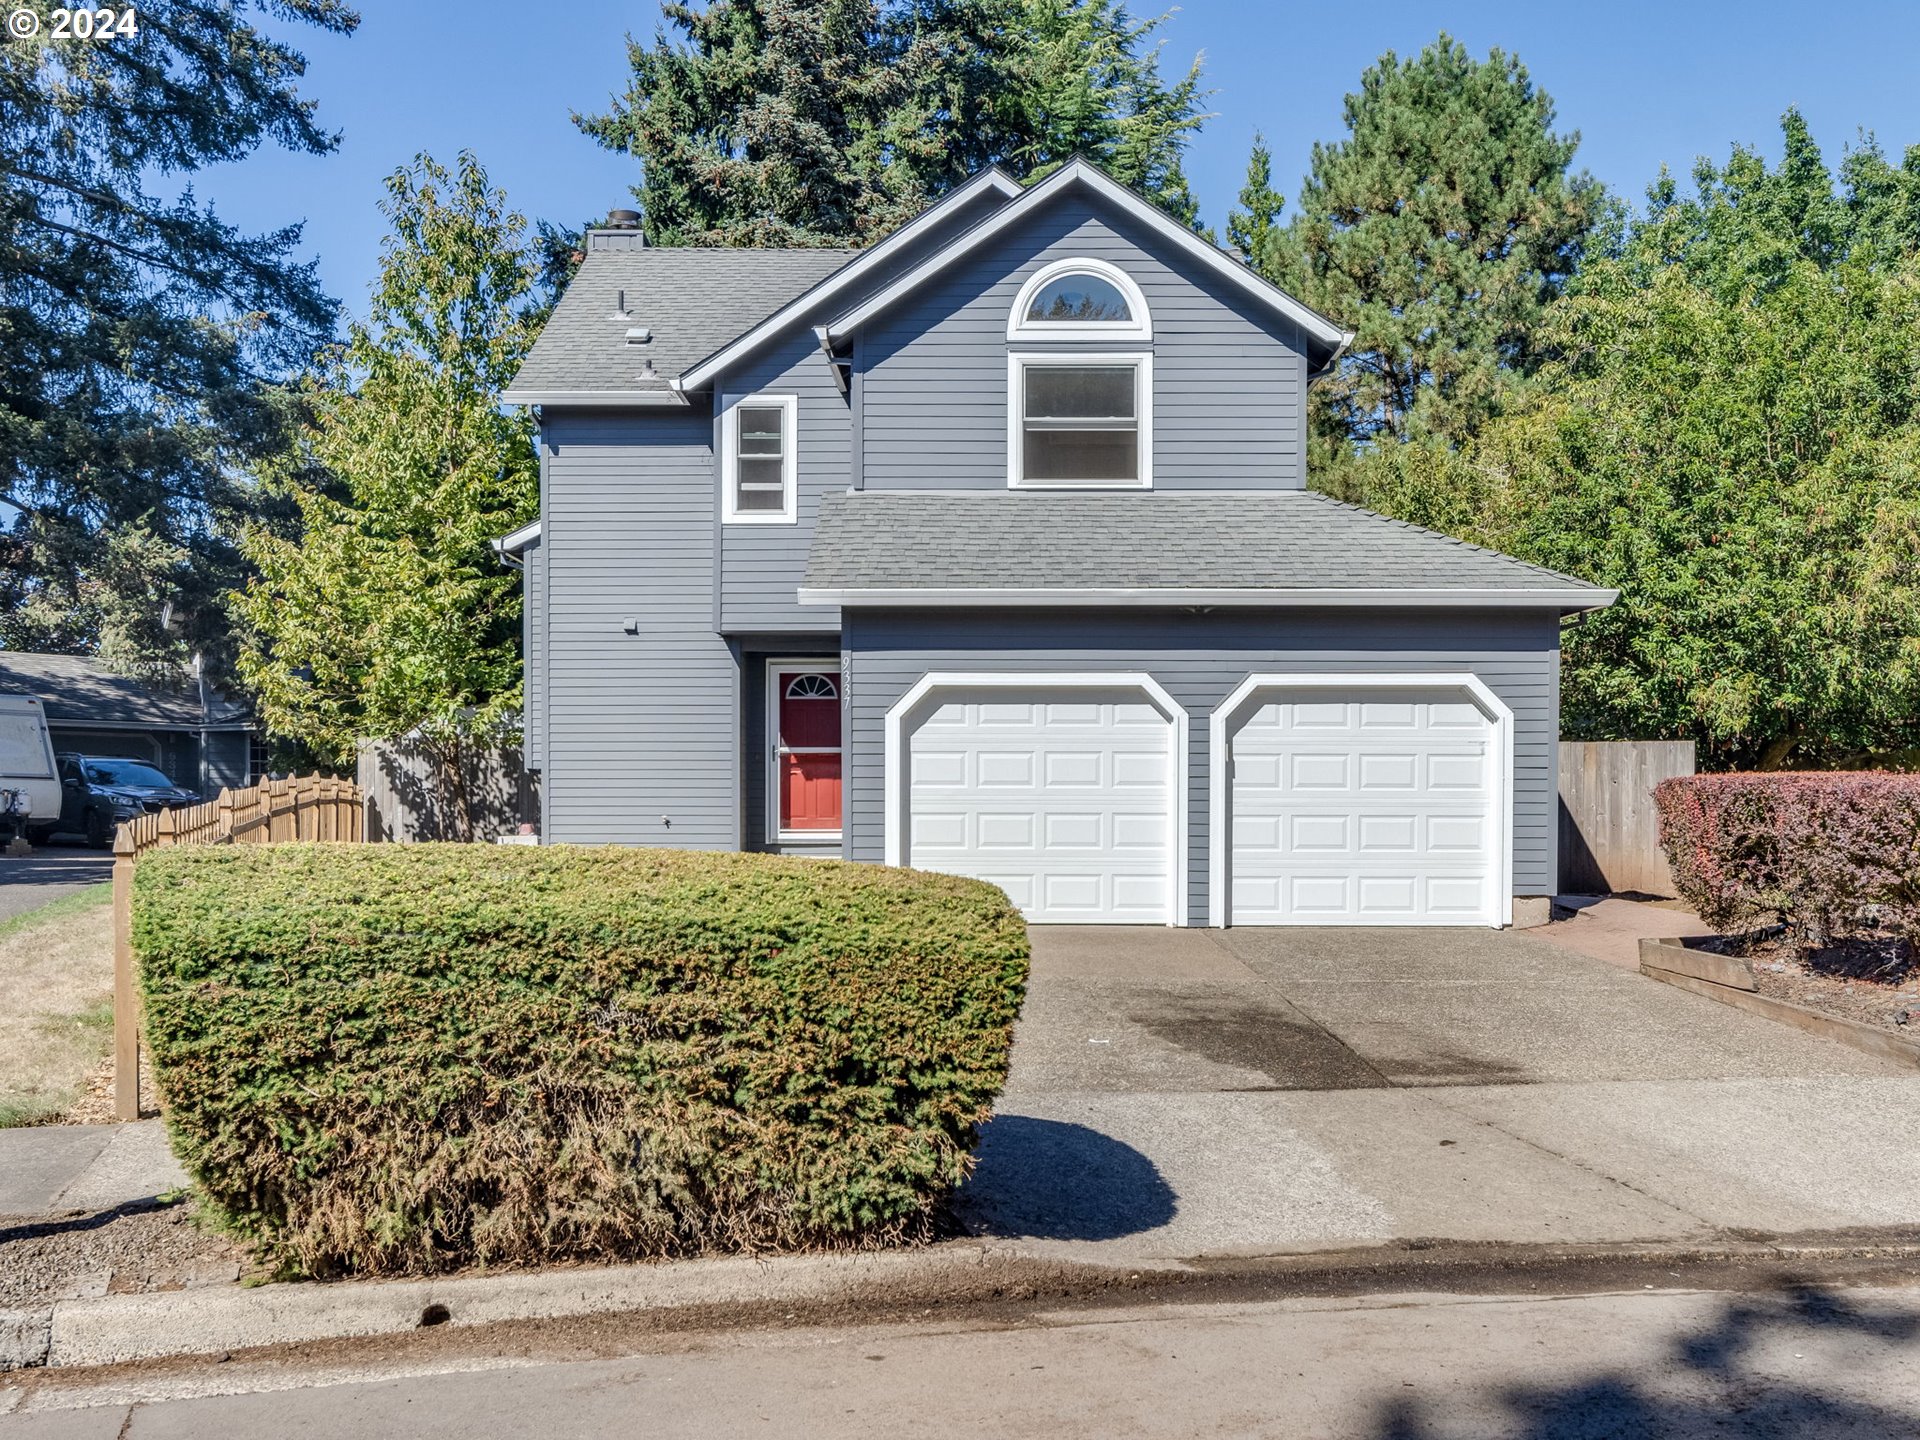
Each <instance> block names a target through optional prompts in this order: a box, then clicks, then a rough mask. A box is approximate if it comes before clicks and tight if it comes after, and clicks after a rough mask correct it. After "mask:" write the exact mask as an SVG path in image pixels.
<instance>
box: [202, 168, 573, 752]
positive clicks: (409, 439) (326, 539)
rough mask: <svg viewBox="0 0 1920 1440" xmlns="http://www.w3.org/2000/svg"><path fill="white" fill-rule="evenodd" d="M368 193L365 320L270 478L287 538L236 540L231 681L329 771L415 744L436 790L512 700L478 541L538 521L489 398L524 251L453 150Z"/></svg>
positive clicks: (519, 346)
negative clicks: (401, 740) (244, 687)
mask: <svg viewBox="0 0 1920 1440" xmlns="http://www.w3.org/2000/svg"><path fill="white" fill-rule="evenodd" d="M387 192H388V197H387V200H386V201H385V202H384V204H383V206H382V209H383V210H384V212H385V213H386V215H387V217H388V218H389V220H390V221H391V222H392V227H393V229H392V234H391V235H390V236H389V237H388V239H387V242H386V244H385V247H384V248H383V250H382V254H381V270H380V280H379V283H378V285H377V287H376V289H375V292H374V297H373V306H372V311H371V314H370V316H369V318H368V319H367V321H366V322H365V323H355V324H353V325H352V326H350V327H349V329H348V333H347V339H346V343H345V344H344V345H343V346H341V347H339V348H338V349H337V350H335V351H333V352H331V353H330V354H329V356H328V357H327V358H326V361H325V363H324V364H323V366H322V368H321V369H320V370H319V372H318V373H317V374H315V375H314V376H313V377H312V379H311V380H310V382H309V383H308V385H307V387H306V389H305V392H304V398H305V400H306V402H307V404H308V405H309V407H310V409H311V413H312V419H311V422H310V425H309V426H308V427H307V429H306V431H305V433H304V435H303V437H302V438H303V444H302V446H301V447H300V449H299V451H298V452H297V453H296V455H295V456H294V457H293V459H292V460H291V461H290V462H289V464H288V466H287V467H286V468H285V469H283V470H282V471H281V472H280V473H278V474H276V475H275V476H274V477H273V483H274V484H275V485H276V487H277V488H279V489H280V490H282V491H283V492H285V493H288V494H290V495H291V497H292V499H293V500H294V502H295V503H296V504H297V506H298V508H299V518H300V525H299V533H298V535H297V536H296V537H295V538H287V537H284V536H282V535H279V534H277V533H275V532H274V531H272V530H270V529H268V528H266V527H256V528H254V529H253V530H251V531H249V532H248V535H247V540H246V549H247V554H248V556H249V558H250V559H251V560H252V561H253V562H254V563H255V564H256V565H257V566H258V569H259V574H258V577H257V578H256V579H255V580H254V581H253V582H252V583H251V584H250V585H249V586H248V587H247V589H246V590H245V591H244V592H243V593H242V594H240V595H239V596H238V597H237V599H236V605H237V608H238V610H239V612H240V614H241V616H242V617H243V619H244V621H245V626H246V630H245V634H246V641H247V644H246V648H245V650H244V651H243V653H242V655H241V657H240V670H241V674H242V676H243V678H244V679H245V680H246V682H247V684H248V686H249V688H250V689H251V690H252V691H253V693H254V695H255V696H256V698H257V702H258V704H259V708H260V712H261V715H262V718H264V719H265V720H266V722H267V725H268V728H269V729H270V730H271V731H272V732H273V733H274V734H275V735H276V736H278V737H280V738H282V739H286V740H291V741H293V742H296V743H298V744H300V745H302V746H304V747H306V748H307V749H308V750H310V751H311V752H312V753H314V754H316V755H317V756H319V757H320V758H321V759H322V760H323V761H325V762H327V763H329V764H334V765H340V766H345V765H348V764H350V763H351V762H352V758H353V754H354V748H355V745H356V744H357V742H359V741H361V740H365V739H373V738H385V737H391V736H396V735H401V734H406V733H408V732H412V731H416V730H417V731H418V732H420V734H421V736H422V738H423V740H424V741H425V742H426V744H427V745H428V746H429V748H430V749H435V750H437V751H438V752H439V753H440V754H441V756H442V758H443V759H444V760H445V762H446V768H447V772H448V773H450V774H457V773H459V772H460V766H459V764H458V761H459V756H460V751H461V749H462V747H464V746H466V745H468V744H470V743H473V742H474V741H475V740H476V739H479V740H485V739H487V738H489V737H491V736H493V735H495V734H497V733H498V732H500V731H501V730H502V729H503V728H505V727H509V726H511V724H512V723H513V719H514V716H515V714H516V712H517V710H518V708H519V703H520V646H519V642H520V592H519V585H518V583H517V581H516V579H515V578H514V577H513V576H512V575H511V574H510V573H509V572H507V571H505V570H504V569H503V568H502V567H501V565H500V564H499V561H498V560H497V559H496V558H495V556H494V555H493V554H492V553H491V550H490V548H489V545H488V542H489V541H490V540H492V539H493V538H494V537H496V536H499V535H504V534H506V533H507V532H508V531H510V530H512V529H514V528H515V527H516V526H519V525H521V524H524V523H525V522H526V521H527V520H528V519H530V518H531V517H532V516H533V515H535V514H536V513H538V508H539V470H538V464H537V462H536V460H535V456H534V448H533V426H532V421H531V419H530V418H529V416H528V415H527V413H526V412H525V411H524V410H520V409H514V410H511V411H507V410H503V408H502V407H501V405H500V393H501V391H502V390H503V389H504V388H505V386H506V384H507V382H508V381H509V380H510V379H511V378H512V377H513V374H514V372H515V371H516V370H518V369H519V367H520V364H521V362H522V361H523V360H524V359H525V358H526V354H527V351H528V350H529V349H530V348H531V346H532V343H533V338H534V335H535V333H536V332H537V330H538V322H539V318H540V315H541V312H542V309H543V303H544V297H543V295H542V293H541V288H540V283H539V281H540V274H541V269H542V259H543V248H542V246H541V243H540V241H539V239H538V238H537V237H535V236H532V235H530V234H529V230H528V226H527V222H526V220H525V219H524V218H523V217H522V216H520V215H518V214H515V213H512V212H511V211H509V210H508V209H507V207H506V201H505V197H504V196H502V195H501V194H500V192H499V191H497V190H494V189H492V188H491V187H490V186H489V184H488V182H487V176H486V172H485V170H483V169H482V168H481V166H480V164H479V162H478V161H477V160H475V159H474V157H473V156H472V155H470V154H464V153H463V154H462V155H461V156H460V159H459V162H458V164H457V166H456V167H455V169H454V170H453V171H451V172H449V171H448V170H447V169H446V168H444V167H443V166H441V165H438V164H436V163H435V162H434V161H433V160H431V159H429V158H427V157H425V156H423V157H421V158H420V159H419V160H418V161H416V162H415V164H414V165H413V166H411V167H410V168H407V169H403V170H400V171H397V172H396V173H395V174H394V175H393V176H392V177H391V178H390V179H389V180H388V182H387Z"/></svg>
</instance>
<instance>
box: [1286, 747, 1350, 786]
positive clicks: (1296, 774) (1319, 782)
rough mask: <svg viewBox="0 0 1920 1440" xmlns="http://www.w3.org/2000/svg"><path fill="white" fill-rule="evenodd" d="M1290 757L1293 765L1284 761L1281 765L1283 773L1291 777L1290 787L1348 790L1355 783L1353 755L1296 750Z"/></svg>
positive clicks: (1288, 782) (1289, 780)
mask: <svg viewBox="0 0 1920 1440" xmlns="http://www.w3.org/2000/svg"><path fill="white" fill-rule="evenodd" d="M1288 758H1289V759H1291V761H1292V764H1291V766H1290V767H1289V766H1287V765H1285V764H1284V763H1283V765H1282V766H1281V773H1282V774H1283V775H1287V776H1288V777H1289V779H1288V781H1287V788H1288V789H1291V790H1346V789H1350V788H1351V787H1352V785H1353V760H1354V757H1353V756H1351V755H1347V754H1318V755H1317V754H1314V753H1313V752H1312V751H1295V752H1293V754H1292V755H1291V756H1290V757H1288Z"/></svg>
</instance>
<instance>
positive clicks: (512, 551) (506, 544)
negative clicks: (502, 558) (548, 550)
mask: <svg viewBox="0 0 1920 1440" xmlns="http://www.w3.org/2000/svg"><path fill="white" fill-rule="evenodd" d="M539 538H540V522H539V521H538V520H529V521H528V522H527V523H526V524H525V525H522V526H521V527H520V528H519V529H518V530H515V531H514V532H513V533H512V534H510V535H502V536H501V537H500V538H499V539H498V540H494V541H490V542H489V543H490V544H491V545H492V546H493V549H494V552H495V553H496V554H499V555H518V554H519V553H520V552H521V551H522V550H524V549H526V548H527V546H529V545H531V544H532V543H533V542H534V541H536V540H538V539H539Z"/></svg>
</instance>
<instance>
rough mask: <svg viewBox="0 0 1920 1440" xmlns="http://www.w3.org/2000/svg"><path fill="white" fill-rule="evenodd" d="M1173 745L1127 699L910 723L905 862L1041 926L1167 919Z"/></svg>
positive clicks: (950, 709)
mask: <svg viewBox="0 0 1920 1440" xmlns="http://www.w3.org/2000/svg"><path fill="white" fill-rule="evenodd" d="M910 720H911V717H910ZM1172 737H1173V726H1172V723H1171V722H1170V720H1169V719H1168V718H1167V717H1166V716H1165V715H1162V714H1161V713H1160V711H1159V710H1158V709H1157V708H1156V707H1155V706H1153V705H1152V704H1150V703H1148V702H1146V701H1145V700H1143V699H1140V698H1138V697H1137V696H1136V695H1135V694H1133V693H1131V692H1127V691H1107V690H1100V691H1094V692H1088V691H1083V690H1076V689H1071V688H1061V689H1056V690H1052V691H1049V690H1048V689H1047V688H1046V687H1045V686H1044V685H1037V686H1035V687H1033V689H1032V690H1031V691H1029V692H1024V693H1013V694H1008V693H1005V692H999V693H994V694H972V695H966V694H958V695H953V696H951V697H949V698H947V699H945V700H943V701H942V702H940V703H938V704H936V705H934V706H932V707H931V708H930V709H929V710H928V712H927V713H926V714H925V716H924V718H922V719H921V720H919V722H918V723H909V725H908V726H906V727H905V743H906V744H907V746H908V749H909V760H908V765H907V774H908V777H909V786H908V795H907V797H906V799H907V805H908V810H909V819H908V823H907V836H908V846H907V854H906V855H905V856H904V857H903V858H904V859H905V862H906V863H907V864H909V865H915V866H919V867H921V868H923V869H928V870H941V871H946V872H948V873H952V874H958V875H972V876H975V877H977V878H979V879H982V880H987V881H990V882H991V883H993V884H996V885H999V886H1000V887H1001V888H1002V889H1004V890H1006V891H1007V893H1008V895H1009V896H1010V897H1011V898H1012V899H1013V902H1014V904H1015V905H1017V906H1018V907H1019V908H1020V909H1021V910H1022V911H1023V912H1024V913H1025V914H1026V915H1027V917H1028V918H1029V919H1030V920H1040V921H1063V922H1073V921H1087V922H1099V921H1139V922H1143V923H1151V924H1164V923H1166V922H1167V921H1168V920H1169V919H1170V918H1172V917H1171V914H1170V911H1171V901H1172V878H1171V877H1172V867H1173V858H1172V831H1173V823H1172V815H1173V795H1174V784H1173V770H1172V754H1173V741H1172ZM949 757H958V764H957V765H956V764H955V763H953V761H952V760H951V759H950V758H949ZM929 759H931V760H932V761H933V763H926V762H927V761H928V760H929Z"/></svg>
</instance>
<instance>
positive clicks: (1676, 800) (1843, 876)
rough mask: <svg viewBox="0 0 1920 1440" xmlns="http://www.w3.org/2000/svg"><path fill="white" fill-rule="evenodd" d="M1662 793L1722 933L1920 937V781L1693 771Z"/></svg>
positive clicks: (1689, 873)
mask: <svg viewBox="0 0 1920 1440" xmlns="http://www.w3.org/2000/svg"><path fill="white" fill-rule="evenodd" d="M1653 798H1654V801H1655V803H1656V804H1658V805H1659V807H1660V843H1661V845H1662V846H1664V847H1665V849H1666V852H1667V860H1668V862H1669V863H1670V864H1671V865H1672V867H1673V880H1674V885H1675V886H1676V887H1677V888H1678V890H1679V891H1680V898H1681V899H1683V900H1685V901H1686V902H1687V903H1688V904H1689V905H1691V906H1692V907H1693V909H1694V911H1695V913H1697V914H1698V915H1699V916H1700V918H1701V919H1702V920H1704V921H1705V922H1706V923H1707V924H1709V925H1711V926H1713V928H1714V929H1716V930H1721V931H1733V930H1736V929H1745V928H1749V927H1752V926H1756V925H1762V924H1766V923H1769V922H1771V921H1774V920H1778V921H1779V922H1780V923H1782V924H1784V925H1785V926H1786V927H1787V928H1788V930H1789V931H1790V932H1791V934H1792V936H1793V937H1794V939H1795V940H1797V941H1798V942H1799V943H1800V944H1802V945H1820V944H1825V943H1826V942H1827V941H1828V940H1830V939H1831V938H1832V937H1834V936H1836V935H1845V934H1849V933H1853V932H1856V931H1860V930H1866V929H1873V928H1879V929H1882V930H1886V931H1892V932H1893V933H1895V934H1900V935H1905V936H1906V937H1908V938H1909V939H1910V940H1913V939H1920V775H1896V774H1890V773H1887V772H1884V771H1877V770H1868V771H1830V772H1802V773H1791V774H1788V773H1780V774H1759V775H1687V776H1682V777H1680V778H1678V779H1673V780H1663V781H1661V782H1660V784H1659V785H1657V786H1655V787H1654V791H1653Z"/></svg>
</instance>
